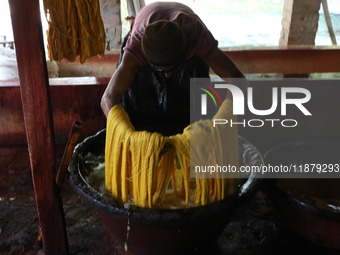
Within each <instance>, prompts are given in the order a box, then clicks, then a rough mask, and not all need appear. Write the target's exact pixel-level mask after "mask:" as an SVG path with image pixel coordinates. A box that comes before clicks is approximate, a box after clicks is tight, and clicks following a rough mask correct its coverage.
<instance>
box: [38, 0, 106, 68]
mask: <svg viewBox="0 0 340 255" xmlns="http://www.w3.org/2000/svg"><path fill="white" fill-rule="evenodd" d="M44 9H45V13H46V16H47V18H48V23H49V29H48V34H47V40H48V46H47V48H48V56H49V58H50V59H51V60H56V61H60V60H62V59H64V58H65V59H67V60H69V61H71V62H73V61H74V60H75V59H76V57H77V56H78V55H79V56H80V63H84V62H85V60H86V59H87V58H89V57H91V56H96V55H103V54H104V53H105V30H104V25H103V20H102V18H101V14H100V6H99V1H98V0H87V1H80V0H74V1H73V0H58V1H52V0H44Z"/></svg>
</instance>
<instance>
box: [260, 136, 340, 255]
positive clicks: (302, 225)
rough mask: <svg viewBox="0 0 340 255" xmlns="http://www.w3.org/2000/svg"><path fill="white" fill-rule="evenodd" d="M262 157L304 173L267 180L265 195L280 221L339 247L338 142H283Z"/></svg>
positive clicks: (315, 240) (319, 241)
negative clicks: (292, 176)
mask: <svg viewBox="0 0 340 255" xmlns="http://www.w3.org/2000/svg"><path fill="white" fill-rule="evenodd" d="M264 158H265V163H266V164H271V165H281V164H283V165H290V164H293V165H294V166H297V167H298V169H299V170H300V169H301V168H302V169H303V170H304V171H305V172H306V173H304V175H302V176H299V175H297V177H301V178H280V179H271V180H267V187H268V195H269V197H270V198H271V200H272V203H273V205H274V207H275V208H276V210H277V212H278V214H279V215H280V216H281V218H282V221H283V223H284V224H285V225H286V226H287V227H288V228H289V229H291V230H293V231H294V232H296V233H298V234H299V235H301V236H302V237H304V238H305V239H307V240H309V241H311V242H313V243H315V244H318V245H320V246H324V247H327V248H332V249H340V241H339V240H340V165H339V164H340V141H331V140H301V141H296V142H289V143H284V144H280V145H278V146H276V147H274V148H272V149H271V150H269V151H268V152H267V153H266V154H265V156H264ZM332 168H333V170H332ZM326 171H328V172H326ZM325 174H327V175H325ZM281 177H284V176H281ZM325 177H327V178H325Z"/></svg>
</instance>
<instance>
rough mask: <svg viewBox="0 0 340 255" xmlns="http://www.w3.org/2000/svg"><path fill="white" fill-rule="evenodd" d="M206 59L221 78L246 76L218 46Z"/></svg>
mask: <svg viewBox="0 0 340 255" xmlns="http://www.w3.org/2000/svg"><path fill="white" fill-rule="evenodd" d="M204 60H205V61H206V62H207V63H208V64H209V65H210V67H211V68H212V69H213V70H214V72H215V73H216V74H217V75H218V76H220V77H221V78H244V75H243V74H242V72H241V71H240V70H239V69H238V67H237V66H236V65H235V64H234V62H233V61H232V60H231V59H230V58H229V57H228V56H227V55H226V54H225V53H224V52H223V51H221V50H220V49H219V48H217V47H216V48H215V49H214V50H213V51H212V52H211V53H210V54H209V55H208V56H207V57H206V58H205V59H204Z"/></svg>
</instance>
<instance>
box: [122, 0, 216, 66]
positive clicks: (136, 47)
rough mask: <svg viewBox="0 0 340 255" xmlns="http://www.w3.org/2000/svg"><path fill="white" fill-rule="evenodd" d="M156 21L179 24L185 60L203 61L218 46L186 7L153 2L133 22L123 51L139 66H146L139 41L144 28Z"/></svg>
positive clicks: (170, 3)
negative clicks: (133, 58) (195, 57)
mask: <svg viewBox="0 0 340 255" xmlns="http://www.w3.org/2000/svg"><path fill="white" fill-rule="evenodd" d="M157 20H170V21H174V22H176V23H177V24H179V25H180V26H181V27H182V29H183V31H184V33H185V34H186V36H187V42H188V48H187V54H186V59H189V58H191V57H192V56H193V55H197V56H198V57H200V58H202V59H204V58H205V57H207V56H208V55H209V54H210V53H211V52H212V51H213V50H214V49H215V48H216V47H217V45H218V42H217V40H216V39H215V38H214V37H213V35H212V34H211V32H210V31H209V30H208V28H207V27H206V26H205V25H204V24H203V22H202V21H201V19H200V18H199V17H198V16H197V15H196V14H195V13H194V12H193V11H192V10H191V9H190V8H189V7H188V6H186V5H184V4H181V3H176V2H155V3H151V4H148V5H146V6H145V7H144V8H142V9H141V10H140V11H139V13H138V14H137V16H136V18H135V20H134V21H133V25H132V31H131V35H130V37H129V39H128V41H127V43H126V46H125V48H124V51H128V52H129V53H131V54H132V55H133V56H135V57H136V58H137V60H138V62H139V64H140V65H145V64H146V59H145V56H144V54H143V51H142V47H141V40H142V37H143V33H144V30H145V27H146V26H147V25H148V24H150V23H152V22H155V21H157Z"/></svg>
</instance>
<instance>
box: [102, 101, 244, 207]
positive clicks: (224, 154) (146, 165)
mask: <svg viewBox="0 0 340 255" xmlns="http://www.w3.org/2000/svg"><path fill="white" fill-rule="evenodd" d="M214 118H223V119H226V118H229V119H233V121H236V119H235V117H233V115H232V102H231V101H230V100H225V101H224V102H223V104H222V106H221V107H220V109H219V111H218V113H217V114H216V115H215V117H214ZM190 139H191V141H190ZM190 144H191V147H190ZM214 147H217V148H215V149H214ZM190 148H191V151H190ZM190 162H191V165H193V164H194V165H207V164H208V165H214V164H215V165H216V164H218V165H220V166H223V165H228V164H230V165H234V166H236V167H237V168H238V137H237V128H236V127H232V128H231V127H230V126H227V125H218V126H216V127H213V125H212V120H201V121H198V122H196V123H194V124H192V125H189V126H188V127H186V128H185V129H184V130H183V133H182V134H177V135H174V136H169V137H166V136H163V135H161V134H159V133H151V132H148V131H136V130H135V128H134V127H133V125H132V124H131V122H130V120H129V117H128V114H127V113H126V112H125V110H124V109H123V107H121V106H120V105H115V106H114V107H113V108H112V109H111V110H110V112H109V114H108V117H107V128H106V147H105V186H106V189H107V191H108V192H109V193H111V194H112V196H113V197H114V198H116V199H118V200H121V201H123V202H131V201H133V203H134V204H135V205H137V206H141V207H148V208H152V207H160V208H162V207H164V201H165V200H166V199H167V196H169V195H168V193H169V192H168V191H169V190H170V189H169V187H170V186H171V189H172V195H173V196H175V199H176V200H181V201H183V203H184V204H189V203H193V204H196V205H205V204H207V203H211V202H215V201H218V200H220V199H223V198H225V197H226V196H227V195H229V194H230V193H232V192H233V191H234V189H235V186H236V185H237V179H235V178H232V176H228V177H231V178H222V176H221V175H220V174H217V173H216V174H213V175H212V176H209V177H211V178H204V177H206V176H203V174H202V173H196V176H195V178H190ZM177 204H178V203H177Z"/></svg>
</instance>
